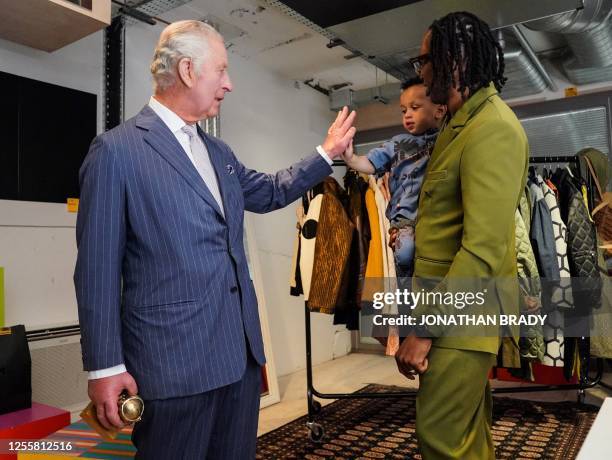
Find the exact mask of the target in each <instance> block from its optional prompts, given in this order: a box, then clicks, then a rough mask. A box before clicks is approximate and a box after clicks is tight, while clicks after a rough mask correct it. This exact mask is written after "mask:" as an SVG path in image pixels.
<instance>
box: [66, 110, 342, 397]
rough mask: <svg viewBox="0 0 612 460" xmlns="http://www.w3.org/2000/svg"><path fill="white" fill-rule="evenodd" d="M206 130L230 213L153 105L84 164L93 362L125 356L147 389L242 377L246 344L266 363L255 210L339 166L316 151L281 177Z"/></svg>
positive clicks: (84, 304) (148, 392) (214, 384)
mask: <svg viewBox="0 0 612 460" xmlns="http://www.w3.org/2000/svg"><path fill="white" fill-rule="evenodd" d="M200 135H201V136H202V137H203V139H204V142H205V143H206V146H207V148H208V151H209V153H210V158H211V161H212V164H213V167H214V168H215V171H216V174H217V177H218V180H219V188H220V191H221V196H222V198H223V203H224V208H225V209H224V212H225V218H223V216H222V214H221V211H220V209H219V206H218V205H217V203H216V202H215V200H214V198H213V196H212V194H211V193H210V192H209V190H208V189H207V187H206V185H205V184H204V181H203V180H202V178H201V177H200V175H199V174H198V172H197V170H196V169H195V167H194V166H193V164H192V163H191V161H190V160H189V158H188V157H187V155H186V154H185V151H184V150H183V148H182V147H181V145H180V144H179V143H178V141H177V140H176V138H175V136H174V134H173V133H171V132H170V130H169V129H168V127H167V126H166V125H165V124H164V123H163V122H162V121H161V119H160V118H159V117H158V116H157V115H156V114H155V113H154V112H153V110H151V109H150V108H149V107H148V106H147V107H145V108H144V109H143V110H142V111H141V112H140V113H139V114H138V115H137V116H136V117H134V118H132V119H130V120H128V121H126V122H125V123H123V124H122V125H120V126H118V127H116V128H114V129H112V130H110V131H108V132H106V133H104V134H102V135H100V136H98V137H97V138H96V139H95V140H94V141H93V143H92V145H91V147H90V151H89V153H88V155H87V157H86V159H85V161H84V163H83V166H82V167H81V171H80V184H81V201H80V206H79V215H78V219H77V245H78V257H77V264H76V269H75V275H74V280H75V287H76V294H77V301H78V307H79V320H80V325H81V334H82V339H81V341H82V351H83V362H84V368H85V370H96V369H104V368H108V367H112V366H115V365H117V364H121V363H125V365H126V367H127V369H128V371H129V372H130V373H131V374H132V375H133V376H134V378H135V379H136V382H137V384H138V387H139V392H140V394H141V395H142V396H143V397H144V398H146V399H159V398H170V397H176V396H185V395H189V394H197V393H202V392H205V391H208V390H212V389H214V388H218V387H221V386H223V385H227V384H230V383H233V382H235V381H237V380H239V379H240V378H241V377H242V375H243V372H244V369H245V365H246V350H247V346H248V347H250V350H251V353H252V354H253V356H254V358H255V359H256V360H257V361H258V362H259V363H260V364H263V363H264V361H265V357H264V353H263V344H262V339H261V331H260V325H259V316H258V311H257V299H256V298H255V291H254V289H253V284H252V282H251V279H250V277H249V273H248V268H247V262H246V257H245V253H244V246H243V240H242V234H243V217H244V210H245V209H246V210H248V211H253V212H258V213H264V212H269V211H272V210H275V209H278V208H281V207H283V206H286V205H288V204H289V203H291V202H293V201H294V200H296V199H297V198H298V197H300V196H301V195H302V194H303V193H304V192H305V191H306V190H307V189H309V188H311V187H313V186H314V185H315V184H316V183H318V182H320V181H321V180H322V179H323V178H324V177H325V176H327V175H329V174H330V173H331V167H330V166H329V164H327V162H326V161H325V160H324V159H323V158H322V157H321V156H320V155H319V154H318V153H316V152H315V153H313V154H312V155H311V156H309V157H307V158H306V159H304V160H302V161H300V162H298V163H296V164H294V165H293V166H291V167H290V168H288V169H285V170H282V171H280V172H278V173H276V175H271V174H264V173H259V172H256V171H253V170H251V169H248V168H246V167H245V166H244V165H242V164H241V163H240V162H239V161H238V160H237V158H236V157H235V156H234V153H233V152H232V151H231V149H230V148H229V147H228V146H227V145H226V144H225V143H223V142H222V141H220V140H219V139H216V138H213V137H211V136H207V135H205V134H204V133H203V132H201V131H200ZM245 340H246V343H245Z"/></svg>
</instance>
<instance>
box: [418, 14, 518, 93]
mask: <svg viewBox="0 0 612 460" xmlns="http://www.w3.org/2000/svg"><path fill="white" fill-rule="evenodd" d="M429 29H430V30H431V43H430V55H431V63H432V66H433V81H432V84H431V86H432V88H431V92H432V93H435V94H439V95H446V94H448V90H449V89H450V88H451V86H452V85H453V73H454V71H455V70H457V73H458V75H459V81H458V82H457V84H458V88H457V89H458V90H459V92H460V93H461V94H462V95H463V97H464V98H465V90H466V89H468V90H469V91H470V93H474V92H475V91H477V90H478V89H480V88H482V87H484V86H487V85H488V84H489V83H490V82H493V84H494V85H495V88H497V90H498V91H501V89H502V87H503V86H504V84H505V83H506V80H507V78H505V77H504V68H505V66H504V52H503V50H502V48H501V46H500V44H499V43H498V42H497V40H496V39H495V38H494V37H493V34H492V33H491V30H490V29H489V25H488V24H487V23H486V22H484V21H483V20H482V19H480V18H478V17H477V16H475V15H473V14H472V13H468V12H464V11H461V12H455V13H450V14H447V15H446V16H444V17H443V18H441V19H438V20H436V21H434V22H433V23H432V25H431V26H430V28H429Z"/></svg>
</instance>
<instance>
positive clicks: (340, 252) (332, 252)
mask: <svg viewBox="0 0 612 460" xmlns="http://www.w3.org/2000/svg"><path fill="white" fill-rule="evenodd" d="M343 194H344V191H343V190H342V188H341V187H340V185H339V184H338V182H336V180H335V179H333V178H331V177H328V178H326V179H325V181H324V182H323V195H322V199H321V207H320V212H319V216H318V224H317V228H316V238H315V248H314V258H313V267H315V268H316V269H315V270H312V276H311V281H310V289H309V292H308V308H309V309H310V310H311V311H318V312H322V313H333V312H334V309H335V306H336V304H337V302H338V294H339V292H340V287H341V282H342V278H343V275H344V272H345V269H346V266H347V262H348V258H349V252H350V248H351V244H352V238H353V229H354V227H353V224H352V223H351V221H350V220H349V218H348V216H347V214H346V211H345V209H344V206H343V205H342V201H343ZM318 197H319V195H317V196H316V197H315V200H316V199H317V198H318ZM315 200H313V203H311V204H310V207H309V209H308V215H310V211H311V209H312V207H313V204H314V201H315ZM304 226H305V227H307V226H308V219H307V220H306V222H305V224H304ZM301 268H302V266H301V264H300V269H301ZM303 275H304V274H303V273H302V282H303V281H304V280H303ZM303 284H304V293H305V294H306V283H304V282H303Z"/></svg>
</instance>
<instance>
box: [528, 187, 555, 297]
mask: <svg viewBox="0 0 612 460" xmlns="http://www.w3.org/2000/svg"><path fill="white" fill-rule="evenodd" d="M529 192H530V197H531V203H532V208H533V209H532V213H533V214H532V216H531V229H530V230H531V231H530V237H531V244H532V247H533V252H534V254H535V256H536V261H537V263H538V272H539V273H540V275H541V276H542V277H543V278H545V279H546V280H558V279H559V266H558V264H557V251H556V247H555V235H554V231H553V224H552V218H551V215H550V210H549V209H548V206H547V205H546V202H545V200H544V194H543V193H542V190H541V189H540V187H539V186H538V185H537V184H536V183H535V182H533V181H531V180H530V181H529ZM547 300H548V299H543V304H544V306H545V307H546V306H547Z"/></svg>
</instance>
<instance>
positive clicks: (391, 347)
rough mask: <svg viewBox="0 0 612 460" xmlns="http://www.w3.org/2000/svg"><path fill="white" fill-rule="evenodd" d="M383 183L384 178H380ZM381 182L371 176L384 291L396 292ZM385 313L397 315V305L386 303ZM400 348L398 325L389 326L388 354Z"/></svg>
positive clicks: (383, 310)
mask: <svg viewBox="0 0 612 460" xmlns="http://www.w3.org/2000/svg"><path fill="white" fill-rule="evenodd" d="M379 182H381V183H382V179H379ZM379 182H377V181H376V179H375V178H374V176H370V182H369V183H370V188H371V189H372V190H373V191H374V198H375V199H376V207H377V209H378V222H379V227H380V237H381V245H382V253H383V275H384V277H383V284H384V286H383V289H382V290H383V291H384V292H394V291H395V289H397V278H396V273H395V259H394V257H393V250H392V249H391V248H390V247H389V228H390V224H389V220H388V219H387V216H386V214H385V210H386V209H387V206H388V204H389V203H388V202H387V201H386V200H385V199H384V196H383V194H382V192H381V191H380V185H379ZM381 313H382V314H384V315H397V314H398V309H397V305H390V304H386V305H385V307H384V308H383V309H382V311H381ZM398 348H399V332H398V329H397V327H394V326H392V327H389V330H388V333H387V347H386V351H385V352H386V354H387V355H394V354H395V353H396V352H397V349H398Z"/></svg>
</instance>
